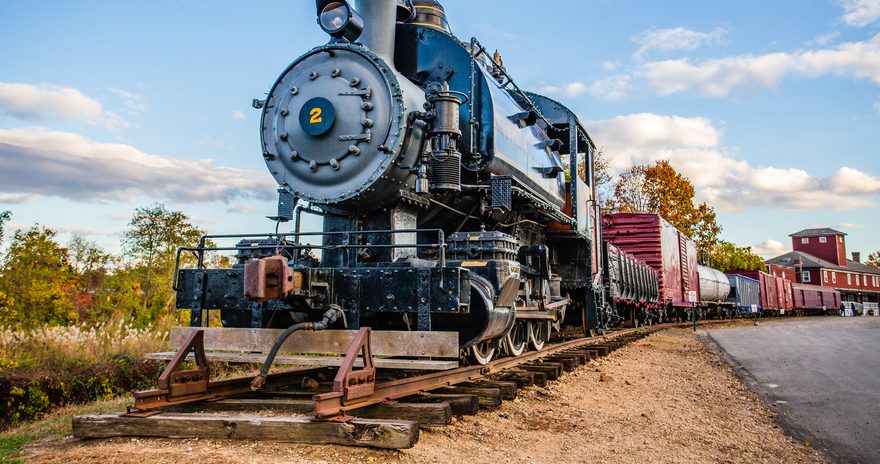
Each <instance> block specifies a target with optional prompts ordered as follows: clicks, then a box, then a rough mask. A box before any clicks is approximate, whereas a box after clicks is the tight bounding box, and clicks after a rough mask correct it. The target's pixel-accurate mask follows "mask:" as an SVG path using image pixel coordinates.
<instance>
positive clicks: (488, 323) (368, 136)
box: [175, 0, 608, 363]
mask: <svg viewBox="0 0 880 464" xmlns="http://www.w3.org/2000/svg"><path fill="white" fill-rule="evenodd" d="M315 11H316V14H317V22H318V24H319V25H320V27H321V28H322V29H323V30H324V31H325V32H326V33H327V34H328V36H329V40H328V42H327V43H325V44H321V45H318V46H316V47H314V48H312V49H311V50H309V51H307V52H305V53H304V54H303V55H301V56H300V57H299V58H297V59H296V60H294V61H293V62H292V63H291V64H290V65H289V66H288V67H287V68H286V69H284V70H283V71H282V72H281V74H280V76H279V77H278V78H277V80H276V81H275V82H274V84H273V85H272V86H271V88H270V90H269V92H268V94H267V96H266V98H264V99H258V100H254V106H255V107H256V108H259V109H261V111H262V116H261V126H260V134H261V152H262V157H263V158H264V160H265V163H266V166H267V168H268V170H269V172H270V173H271V175H272V176H273V178H274V179H275V180H276V181H277V183H278V186H279V189H278V192H279V201H278V211H277V213H276V214H275V215H274V216H273V217H272V219H273V220H275V221H276V231H275V232H273V233H268V234H242V235H224V236H212V237H205V239H204V240H203V241H202V242H201V243H200V245H199V246H198V247H193V248H191V249H186V250H184V251H193V252H194V253H195V254H197V255H198V256H199V257H200V258H199V259H200V262H199V265H198V266H197V268H196V269H180V270H179V272H177V274H176V276H177V282H176V283H175V288H176V289H177V291H178V293H177V305H178V307H179V308H182V309H190V310H192V311H191V314H192V319H191V324H192V325H194V326H199V325H203V324H204V323H205V320H206V319H205V316H206V311H209V310H216V311H219V313H220V316H221V320H222V324H223V326H225V327H249V328H282V327H289V326H292V325H293V324H296V323H303V322H315V321H320V322H321V323H322V324H321V325H319V326H318V327H321V328H323V327H331V328H348V329H357V328H359V327H361V326H369V327H372V328H374V329H385V330H410V331H436V330H440V331H454V332H457V333H458V336H459V344H460V347H461V349H462V353H464V354H466V355H468V356H469V357H470V359H471V360H473V361H476V362H478V363H485V362H488V361H489V360H491V359H492V358H493V357H495V356H498V355H499V354H500V353H502V352H503V353H506V354H511V355H516V354H519V353H521V352H522V351H524V350H526V349H527V348H529V347H531V349H540V348H541V347H542V346H543V344H544V343H545V342H546V341H547V339H548V338H549V337H550V336H551V333H552V331H553V330H565V329H564V328H563V326H564V325H566V326H569V327H572V330H574V331H576V332H578V331H579V332H581V333H586V332H594V333H595V332H601V331H603V330H604V328H605V327H606V326H607V324H608V316H607V314H606V313H605V310H604V308H605V305H604V301H603V298H604V294H603V292H602V275H601V267H600V266H598V265H597V263H598V257H599V253H598V249H597V245H596V244H597V243H599V241H598V237H599V236H600V224H599V223H597V221H596V218H597V216H598V209H597V206H596V202H595V194H594V191H593V189H592V188H591V187H592V183H593V179H592V174H593V169H592V166H593V164H592V163H593V157H592V156H593V151H594V150H595V144H594V143H593V141H592V140H591V138H590V136H589V134H588V133H587V131H586V129H585V128H584V126H583V125H582V123H581V122H580V121H579V120H578V118H577V116H575V114H574V113H573V112H572V111H571V110H569V109H568V108H567V107H565V106H564V105H563V104H561V103H559V102H557V101H554V100H552V99H550V98H547V97H545V96H541V95H538V94H534V93H528V92H524V91H523V90H521V89H520V87H519V86H517V84H516V83H515V82H514V81H513V79H512V78H511V75H510V74H509V73H508V71H507V70H506V69H505V67H504V65H503V62H502V60H501V58H500V55H499V54H498V52H497V51H496V52H495V53H490V52H489V51H488V50H487V49H486V48H485V47H484V46H483V45H482V44H480V42H479V41H478V40H476V39H471V40H468V41H462V40H460V39H459V38H456V37H455V36H454V35H453V34H452V33H451V32H450V28H449V24H448V21H447V18H446V14H445V12H444V9H443V7H442V5H440V4H439V3H438V2H436V1H433V0H396V1H395V0H363V1H359V2H358V3H357V4H356V5H353V4H351V3H349V2H347V1H332V0H318V1H317V2H316V10H315ZM578 172H585V173H586V176H585V178H584V179H581V178H580V176H578V175H570V176H569V175H568V174H567V173H578ZM302 214H314V215H318V216H319V217H320V218H321V220H322V224H323V227H322V230H321V231H320V232H311V233H306V232H304V231H302V230H301V228H300V219H301V215H302ZM288 221H292V222H293V228H292V231H287V232H285V231H284V230H283V229H281V228H280V227H281V226H282V225H284V224H286V223H287V222H288ZM288 230H289V229H288ZM209 239H210V240H212V241H213V242H217V241H220V240H238V242H237V243H236V244H234V245H231V246H227V247H219V246H218V247H209V246H207V244H209V243H211V242H210V241H209ZM215 250H219V251H223V250H233V251H235V253H236V257H237V260H236V263H235V264H234V265H233V266H232V267H231V268H230V269H208V268H206V267H205V266H204V261H203V260H202V257H203V256H204V255H205V253H208V252H210V251H215Z"/></svg>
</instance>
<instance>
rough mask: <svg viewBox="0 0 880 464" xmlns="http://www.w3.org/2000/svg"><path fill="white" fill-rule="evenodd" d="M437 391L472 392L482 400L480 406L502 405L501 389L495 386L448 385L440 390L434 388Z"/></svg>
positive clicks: (492, 406) (493, 406)
mask: <svg viewBox="0 0 880 464" xmlns="http://www.w3.org/2000/svg"><path fill="white" fill-rule="evenodd" d="M434 391H436V392H437V393H452V394H470V395H477V398H479V402H480V408H487V409H489V408H497V407H498V406H501V389H500V388H493V387H479V388H476V387H458V386H453V387H446V388H441V389H439V390H432V392H434Z"/></svg>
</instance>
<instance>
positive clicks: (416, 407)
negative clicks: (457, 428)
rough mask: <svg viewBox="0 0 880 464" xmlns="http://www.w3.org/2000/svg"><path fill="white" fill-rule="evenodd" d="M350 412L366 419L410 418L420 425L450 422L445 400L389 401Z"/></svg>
mask: <svg viewBox="0 0 880 464" xmlns="http://www.w3.org/2000/svg"><path fill="white" fill-rule="evenodd" d="M350 414H351V415H353V416H355V417H363V418H366V419H394V420H410V421H414V422H417V423H418V424H419V425H420V426H425V425H449V423H450V422H452V406H450V405H449V403H446V402H435V403H401V402H397V401H389V402H385V403H381V404H377V405H375V406H369V407H366V408H362V409H355V410H354V411H351V413H350Z"/></svg>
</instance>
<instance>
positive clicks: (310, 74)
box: [309, 71, 318, 80]
mask: <svg viewBox="0 0 880 464" xmlns="http://www.w3.org/2000/svg"><path fill="white" fill-rule="evenodd" d="M317 78H318V72H317V71H312V72H310V73H309V79H311V80H315V79H317Z"/></svg>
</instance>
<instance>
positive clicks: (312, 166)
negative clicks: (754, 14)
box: [309, 160, 318, 172]
mask: <svg viewBox="0 0 880 464" xmlns="http://www.w3.org/2000/svg"><path fill="white" fill-rule="evenodd" d="M309 169H311V170H312V172H315V171H317V170H318V162H317V161H315V160H311V161H309Z"/></svg>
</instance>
